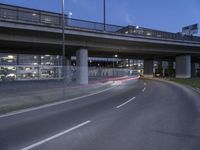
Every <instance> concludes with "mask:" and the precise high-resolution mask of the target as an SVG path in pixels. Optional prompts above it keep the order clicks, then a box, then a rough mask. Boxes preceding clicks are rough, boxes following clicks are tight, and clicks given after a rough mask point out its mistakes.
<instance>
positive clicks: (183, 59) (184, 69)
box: [176, 55, 191, 78]
mask: <svg viewBox="0 0 200 150" xmlns="http://www.w3.org/2000/svg"><path fill="white" fill-rule="evenodd" d="M176 78H191V56H190V55H185V56H177V57H176Z"/></svg>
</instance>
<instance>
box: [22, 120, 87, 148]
mask: <svg viewBox="0 0 200 150" xmlns="http://www.w3.org/2000/svg"><path fill="white" fill-rule="evenodd" d="M89 123H91V121H89V120H88V121H86V122H83V123H81V124H79V125H77V126H74V127H72V128H70V129H68V130H66V131H63V132H61V133H58V134H56V135H54V136H51V137H49V138H46V139H44V140H42V141H40V142H37V143H35V144H32V145H30V146H27V147H25V148H22V149H21V150H30V149H32V148H35V147H37V146H39V145H42V144H44V143H46V142H48V141H51V140H53V139H55V138H58V137H60V136H62V135H64V134H66V133H69V132H71V131H73V130H75V129H78V128H80V127H82V126H84V125H87V124H89Z"/></svg>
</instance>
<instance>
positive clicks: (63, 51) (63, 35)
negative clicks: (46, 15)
mask: <svg viewBox="0 0 200 150" xmlns="http://www.w3.org/2000/svg"><path fill="white" fill-rule="evenodd" d="M64 9H65V0H62V55H63V58H62V66H63V78H65V13H64Z"/></svg>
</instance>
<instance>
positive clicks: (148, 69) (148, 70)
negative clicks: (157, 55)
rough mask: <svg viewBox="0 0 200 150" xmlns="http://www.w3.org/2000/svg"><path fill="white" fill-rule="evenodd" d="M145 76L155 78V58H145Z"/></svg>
mask: <svg viewBox="0 0 200 150" xmlns="http://www.w3.org/2000/svg"><path fill="white" fill-rule="evenodd" d="M144 77H147V78H153V60H144Z"/></svg>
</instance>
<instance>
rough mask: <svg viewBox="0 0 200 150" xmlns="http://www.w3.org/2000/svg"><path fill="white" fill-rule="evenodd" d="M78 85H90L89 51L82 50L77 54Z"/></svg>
mask: <svg viewBox="0 0 200 150" xmlns="http://www.w3.org/2000/svg"><path fill="white" fill-rule="evenodd" d="M76 64H77V83H78V84H88V50H87V49H86V48H81V49H79V50H78V51H77V52H76Z"/></svg>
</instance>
